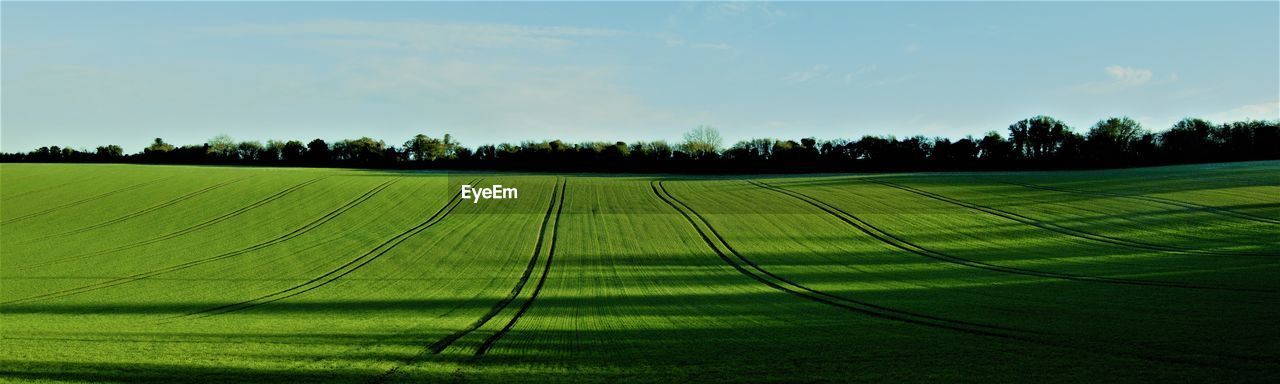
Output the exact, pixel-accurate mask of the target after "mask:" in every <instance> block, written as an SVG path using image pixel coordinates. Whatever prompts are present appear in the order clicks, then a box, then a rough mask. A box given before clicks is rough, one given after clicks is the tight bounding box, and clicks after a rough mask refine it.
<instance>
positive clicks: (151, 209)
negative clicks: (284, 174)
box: [25, 176, 252, 243]
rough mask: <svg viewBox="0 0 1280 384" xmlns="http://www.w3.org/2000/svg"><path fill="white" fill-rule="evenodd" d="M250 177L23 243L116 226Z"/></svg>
mask: <svg viewBox="0 0 1280 384" xmlns="http://www.w3.org/2000/svg"><path fill="white" fill-rule="evenodd" d="M250 177H252V176H245V177H241V178H237V179H232V180H229V181H225V182H221V183H217V184H214V185H210V186H207V187H204V188H201V189H198V190H195V191H193V192H189V193H187V194H184V195H182V196H178V197H176V198H173V199H171V200H169V201H166V202H163V203H160V204H156V205H153V206H150V207H147V208H144V209H142V210H138V211H134V212H131V213H128V214H125V215H124V216H120V217H117V218H114V219H111V220H107V221H104V222H101V223H97V224H93V225H88V226H84V227H80V228H76V229H72V230H70V231H66V232H62V233H57V234H52V235H47V236H41V237H37V238H34V239H31V240H27V241H25V243H32V242H37V241H40V240H45V239H51V238H56V237H62V236H69V235H74V234H77V233H83V232H87V231H91V230H94V229H98V228H102V227H106V226H110V225H113V224H118V223H120V222H123V221H126V220H129V219H132V218H135V217H138V216H142V215H145V214H148V213H151V212H155V211H157V210H160V209H163V208H165V207H168V206H171V205H174V204H177V203H181V202H183V201H186V200H190V199H192V198H194V197H196V196H199V195H202V194H204V193H206V192H209V191H213V190H215V189H218V188H222V187H225V186H228V185H231V184H234V183H237V182H240V181H243V180H245V179H248V178H250Z"/></svg>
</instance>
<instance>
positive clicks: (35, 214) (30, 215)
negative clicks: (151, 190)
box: [0, 176, 177, 224]
mask: <svg viewBox="0 0 1280 384" xmlns="http://www.w3.org/2000/svg"><path fill="white" fill-rule="evenodd" d="M174 177H177V176H167V177H162V178H159V179H155V180H151V181H147V182H142V183H138V184H134V185H130V186H128V187H124V188H120V189H115V190H111V191H108V192H105V193H101V194H97V195H93V196H90V197H86V198H83V199H80V200H76V201H73V202H70V203H66V204H62V205H59V206H56V207H52V208H48V209H44V210H40V211H37V212H32V213H28V214H25V215H22V216H18V217H14V218H11V219H8V220H5V221H0V224H10V223H14V222H18V221H23V220H26V219H30V218H33V217H39V216H43V215H46V214H50V213H53V212H57V211H59V210H62V209H67V208H71V207H74V206H77V205H80V204H84V203H88V202H91V201H94V200H98V199H103V198H106V197H110V196H111V195H115V194H118V193H124V192H128V191H132V190H135V189H138V188H142V187H145V186H148V185H151V184H155V183H159V182H161V181H165V180H169V179H172V178H174Z"/></svg>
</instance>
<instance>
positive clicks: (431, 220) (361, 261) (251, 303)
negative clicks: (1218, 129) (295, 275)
mask: <svg viewBox="0 0 1280 384" xmlns="http://www.w3.org/2000/svg"><path fill="white" fill-rule="evenodd" d="M476 181H477V180H472V181H470V182H468V184H475V183H476ZM461 196H462V192H461V191H459V192H458V193H455V194H454V195H453V197H452V198H450V199H449V200H448V201H446V202H445V204H444V205H443V206H441V207H440V209H439V210H437V211H436V212H435V213H434V214H432V215H431V216H430V217H428V218H427V219H426V220H424V221H422V222H421V223H418V225H415V226H413V227H412V228H409V229H408V230H405V231H404V232H400V233H399V234H396V235H395V236H392V237H391V238H389V239H387V240H386V241H383V242H382V243H379V244H378V245H377V246H374V247H373V248H372V249H370V250H369V251H367V252H365V253H363V254H361V255H360V256H358V257H356V258H354V259H351V260H350V261H348V262H346V263H344V264H342V265H340V266H338V267H337V268H334V269H332V270H330V271H329V272H325V273H324V274H322V275H320V276H316V277H313V278H311V279H310V280H307V281H305V282H302V283H300V284H297V285H294V286H292V287H289V288H285V289H282V290H279V291H276V292H272V293H269V294H266V295H262V296H258V297H255V298H253V299H249V300H244V301H240V302H236V303H232V304H226V305H220V306H217V307H213V308H208V309H203V310H200V311H196V312H191V313H188V314H185V315H182V316H179V317H209V316H216V315H221V314H227V313H231V312H239V311H243V310H247V309H251V308H254V307H258V306H261V305H265V304H270V303H274V302H277V301H280V300H284V299H288V298H290V297H294V296H298V295H301V294H304V293H307V292H310V291H312V290H315V289H317V288H320V287H323V286H325V285H329V283H332V282H334V281H337V280H338V279H341V278H343V277H344V276H346V275H348V274H350V273H352V272H355V271H356V270H359V269H360V268H362V267H364V266H365V265H368V264H369V263H371V262H373V261H374V260H377V259H378V258H379V257H382V255H385V254H387V252H390V251H391V250H392V249H394V248H395V247H396V246H398V245H400V243H403V242H404V241H405V240H408V239H409V238H412V237H413V236H415V235H417V234H419V233H422V231H425V230H427V228H431V227H432V226H434V225H436V224H437V223H439V222H440V221H441V220H444V218H445V216H448V215H449V213H451V212H453V209H454V208H457V207H458V205H459V204H461V203H462V199H461Z"/></svg>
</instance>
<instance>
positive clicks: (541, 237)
mask: <svg viewBox="0 0 1280 384" xmlns="http://www.w3.org/2000/svg"><path fill="white" fill-rule="evenodd" d="M566 183H567V180H561V182H560V184H561V185H563V184H566ZM562 193H564V189H563V187H561V188H557V187H556V186H552V192H551V200H550V202H548V203H547V213H546V214H544V215H543V217H542V225H540V226H539V227H538V239H537V242H536V243H535V244H534V247H533V256H532V257H530V258H529V263H528V265H526V266H525V269H524V273H523V274H522V275H520V279H519V280H517V281H516V285H515V286H514V287H512V288H511V292H510V293H508V294H507V296H506V297H504V298H502V300H499V301H498V302H497V303H494V305H493V307H491V308H489V311H488V312H486V313H485V314H484V315H483V316H480V318H478V319H476V321H474V322H472V323H471V324H469V325H467V327H466V328H463V329H460V330H458V331H456V332H454V333H451V334H449V335H448V336H445V337H444V338H441V339H440V340H437V341H436V342H434V343H431V344H429V345H427V346H425V347H423V349H422V351H421V352H419V353H418V354H416V355H414V356H413V357H412V358H410V359H409V360H407V361H405V362H403V363H401V364H398V365H396V366H394V367H391V368H390V369H388V370H387V371H386V372H385V373H383V374H382V375H381V376H379V377H377V378H376V379H374V380H371V381H370V382H372V383H389V382H391V381H392V380H394V378H395V375H396V373H397V372H398V371H399V370H400V367H403V366H406V365H412V364H414V363H416V362H417V361H418V360H420V359H422V358H423V357H424V356H427V355H438V354H440V353H441V352H444V350H445V349H447V348H449V346H451V345H453V343H455V342H457V341H458V340H460V339H462V338H463V337H466V336H467V335H468V334H470V333H471V332H475V331H476V330H478V329H480V328H481V327H483V326H484V325H485V324H487V323H488V322H489V321H490V320H493V318H494V317H497V316H498V314H499V313H501V312H502V311H503V310H504V309H506V308H507V306H509V305H511V303H512V302H515V300H516V298H518V297H519V296H520V292H521V291H523V290H524V287H525V285H526V284H527V283H528V282H529V277H530V276H532V275H533V271H534V270H535V268H536V267H537V265H538V260H539V259H540V256H542V248H543V243H544V241H545V239H546V230H547V223H548V222H550V221H551V216H552V212H556V216H557V218H556V221H557V222H559V213H558V211H555V209H556V199H557V198H561V194H562ZM560 201H561V203H562V204H563V198H561V199H560ZM554 236H555V234H554V232H553V233H552V237H553V238H554ZM552 243H554V240H553V241H552ZM550 260H551V258H550V257H548V258H547V261H548V263H547V265H548V267H547V268H546V269H549V266H550ZM546 272H547V271H546V270H544V271H543V275H542V278H540V279H539V283H538V286H539V287H541V285H542V281H544V280H546ZM534 295H535V296H536V293H535V294H534ZM530 301H532V299H530Z"/></svg>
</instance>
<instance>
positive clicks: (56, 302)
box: [0, 162, 1280, 383]
mask: <svg viewBox="0 0 1280 384" xmlns="http://www.w3.org/2000/svg"><path fill="white" fill-rule="evenodd" d="M461 183H472V184H477V185H491V184H502V185H506V186H515V187H518V188H519V198H518V199H508V200H490V201H480V202H479V203H472V202H470V201H460V200H459V199H458V197H457V192H458V185H459V184H461ZM1278 324H1280V162H1253V163H1232V164H1208V165H1191V166H1174V167H1160V168H1145V169H1125V170H1107V171H1071V172H1004V173H945V174H872V175H824V176H755V177H746V176H742V177H738V176H734V177H691V176H663V175H659V176H652V175H635V176H607V175H546V174H509V173H507V174H504V173H429V172H389V171H365V170H336V169H288V168H245V167H181V166H137V165H52V164H4V165H3V167H2V168H0V336H2V339H0V382H28V381H34V382H43V381H75V382H116V381H178V382H246V381H256V382H423V381H430V382H454V381H463V382H469V381H484V382H492V381H501V382H566V381H570V382H655V381H662V382H666V381H675V382H697V383H701V382H828V381H829V382H846V381H891V382H955V381H963V382H984V383H985V382H1001V381H1019V382H1026V381H1036V382H1113V381H1114V382H1270V383H1275V382H1280V325H1278Z"/></svg>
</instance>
